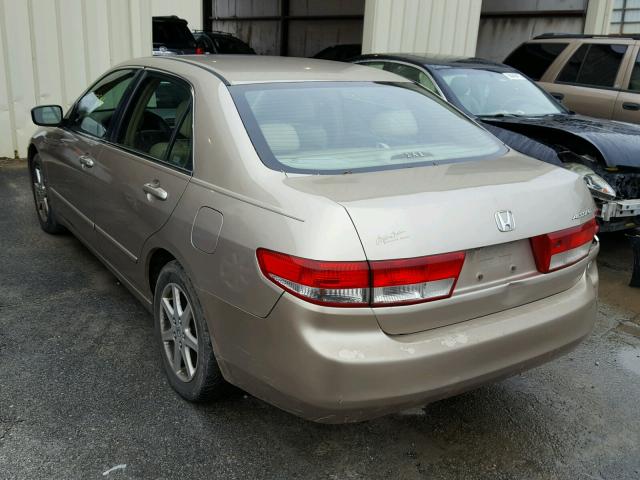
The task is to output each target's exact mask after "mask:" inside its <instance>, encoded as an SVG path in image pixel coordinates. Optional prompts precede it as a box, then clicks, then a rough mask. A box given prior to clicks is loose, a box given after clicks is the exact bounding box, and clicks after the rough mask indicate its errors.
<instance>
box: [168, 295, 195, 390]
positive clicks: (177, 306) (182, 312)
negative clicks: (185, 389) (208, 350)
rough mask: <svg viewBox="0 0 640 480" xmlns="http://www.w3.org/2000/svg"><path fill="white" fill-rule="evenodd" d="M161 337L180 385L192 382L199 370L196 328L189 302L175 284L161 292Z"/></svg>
mask: <svg viewBox="0 0 640 480" xmlns="http://www.w3.org/2000/svg"><path fill="white" fill-rule="evenodd" d="M160 335H161V338H162V344H163V346H164V353H165V355H166V356H167V360H168V361H169V365H170V366H171V369H172V370H173V372H174V373H175V374H176V376H177V377H178V378H179V379H180V380H182V381H183V382H188V381H190V380H191V379H193V376H194V375H195V373H196V369H197V367H198V329H197V326H196V322H195V320H194V318H193V309H192V308H191V304H190V303H189V299H188V297H187V295H186V294H185V293H184V291H183V290H182V288H180V286H179V285H178V284H176V283H168V284H167V285H166V286H165V287H164V289H163V290H162V297H161V300H160Z"/></svg>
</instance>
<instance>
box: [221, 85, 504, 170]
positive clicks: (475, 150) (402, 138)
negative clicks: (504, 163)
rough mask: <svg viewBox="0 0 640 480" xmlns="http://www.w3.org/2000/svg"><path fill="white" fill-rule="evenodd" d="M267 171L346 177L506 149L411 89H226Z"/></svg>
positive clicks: (482, 155)
mask: <svg viewBox="0 0 640 480" xmlns="http://www.w3.org/2000/svg"><path fill="white" fill-rule="evenodd" d="M229 90H230V91H231V94H232V96H233V98H234V101H235V103H236V106H237V107H238V111H239V112H240V115H241V117H242V120H243V122H244V124H245V127H246V128H247V131H248V133H249V136H250V137H251V141H252V142H253V144H254V146H255V148H256V151H257V152H258V154H259V156H260V158H261V159H262V161H263V162H264V163H265V164H266V165H267V166H268V167H270V168H273V169H275V170H282V171H287V172H299V173H345V172H353V171H363V170H384V169H391V168H403V167H411V166H418V165H435V164H438V163H447V162H455V161H468V160H472V159H483V158H493V157H494V156H496V155H498V154H501V153H502V152H503V151H504V146H503V145H502V144H501V143H500V142H499V141H498V140H496V139H495V138H494V137H493V136H492V135H491V134H489V133H487V132H486V131H485V130H483V129H482V128H480V127H478V126H477V125H476V124H475V123H473V122H471V121H470V120H469V119H467V118H466V117H464V116H463V115H461V114H459V113H457V112H456V111H455V110H454V109H452V108H451V107H449V106H448V105H447V104H446V103H445V102H444V101H441V100H439V99H436V97H435V96H433V95H431V94H429V93H427V92H425V91H424V90H423V89H421V88H420V87H418V86H415V85H413V84H411V83H408V82H406V83H405V82H403V83H374V82H303V83H277V84H274V83H272V84H251V85H236V86H232V87H229Z"/></svg>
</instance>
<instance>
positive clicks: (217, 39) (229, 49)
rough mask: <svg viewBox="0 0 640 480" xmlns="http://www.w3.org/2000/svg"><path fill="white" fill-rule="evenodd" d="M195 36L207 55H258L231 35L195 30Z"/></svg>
mask: <svg viewBox="0 0 640 480" xmlns="http://www.w3.org/2000/svg"><path fill="white" fill-rule="evenodd" d="M193 36H194V37H195V39H196V41H197V42H198V46H199V47H200V48H202V49H203V50H204V52H205V53H229V54H238V55H255V54H256V52H255V50H254V49H253V48H251V47H250V46H249V45H247V44H246V43H244V42H243V41H242V40H240V39H239V38H236V37H234V36H233V35H231V34H230V33H226V32H207V31H202V30H194V32H193Z"/></svg>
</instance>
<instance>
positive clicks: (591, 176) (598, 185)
mask: <svg viewBox="0 0 640 480" xmlns="http://www.w3.org/2000/svg"><path fill="white" fill-rule="evenodd" d="M564 167H565V168H566V169H567V170H571V171H572V172H574V173H577V174H578V175H582V179H583V180H584V183H586V184H587V188H588V189H589V190H590V191H591V194H592V195H593V196H594V197H598V198H601V199H603V200H613V199H614V198H616V191H615V190H614V189H613V187H612V186H611V185H609V184H608V183H607V181H606V180H605V179H604V178H602V177H601V176H600V175H598V174H597V173H596V172H594V171H593V170H591V169H590V168H589V167H587V166H586V165H582V164H581V163H565V164H564Z"/></svg>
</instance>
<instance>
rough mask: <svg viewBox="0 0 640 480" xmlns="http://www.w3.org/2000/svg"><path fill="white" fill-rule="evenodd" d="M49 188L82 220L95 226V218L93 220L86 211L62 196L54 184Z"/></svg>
mask: <svg viewBox="0 0 640 480" xmlns="http://www.w3.org/2000/svg"><path fill="white" fill-rule="evenodd" d="M48 190H49V191H50V192H51V193H53V194H54V195H55V196H56V197H57V198H59V199H60V200H61V201H62V202H63V203H64V204H65V205H66V206H67V207H69V208H70V209H71V210H73V213H75V214H76V215H78V217H80V219H81V220H83V221H85V222H86V223H88V224H89V225H91V226H92V227H93V226H95V224H94V223H93V220H91V219H90V218H89V217H87V216H86V215H85V214H84V213H82V212H81V211H80V210H78V209H77V208H76V207H75V206H74V205H73V203H71V202H70V201H69V200H67V199H66V198H64V197H63V196H62V194H61V193H60V192H57V191H56V189H55V188H53V187H52V186H49V187H48Z"/></svg>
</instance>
